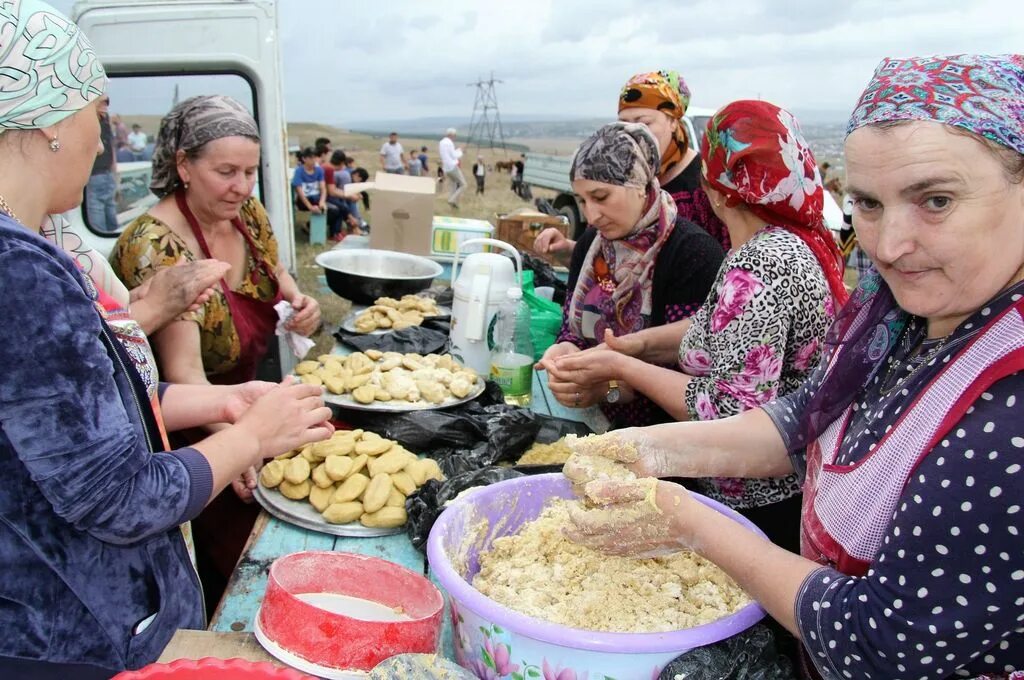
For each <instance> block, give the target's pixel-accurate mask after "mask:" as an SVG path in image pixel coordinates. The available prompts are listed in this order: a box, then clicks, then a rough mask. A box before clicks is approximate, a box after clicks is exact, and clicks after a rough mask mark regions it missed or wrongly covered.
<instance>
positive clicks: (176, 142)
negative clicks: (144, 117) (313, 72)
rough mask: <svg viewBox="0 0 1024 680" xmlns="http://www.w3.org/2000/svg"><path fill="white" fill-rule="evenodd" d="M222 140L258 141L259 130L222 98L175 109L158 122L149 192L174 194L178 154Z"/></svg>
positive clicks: (238, 106) (192, 100) (210, 97)
mask: <svg viewBox="0 0 1024 680" xmlns="http://www.w3.org/2000/svg"><path fill="white" fill-rule="evenodd" d="M222 137H249V138H252V139H256V140H259V138H260V130H259V128H258V127H257V126H256V121H255V120H254V119H253V117H252V116H251V115H250V114H249V112H248V111H246V110H245V107H244V106H242V105H241V104H239V103H238V102H237V101H235V100H234V99H232V98H231V97H225V96H224V95H219V94H215V95H203V96H199V97H191V98H190V99H186V100H185V101H183V102H181V103H180V104H178V105H177V106H175V107H174V108H173V109H171V112H170V113H168V114H167V115H166V116H164V119H163V120H162V121H160V132H159V133H158V134H157V137H156V146H155V148H154V150H153V179H152V181H150V183H149V188H150V190H151V191H152V192H153V193H154V194H156V195H157V196H158V197H160V198H163V197H164V196H168V195H170V194H173V193H174V192H175V191H177V190H178V188H179V187H180V186H181V185H182V182H181V178H179V177H178V159H177V157H178V151H179V150H181V151H184V152H185V153H189V152H191V151H195V150H196V149H198V148H200V147H201V146H203V145H204V144H206V143H208V142H212V141H213V140H215V139H221V138H222Z"/></svg>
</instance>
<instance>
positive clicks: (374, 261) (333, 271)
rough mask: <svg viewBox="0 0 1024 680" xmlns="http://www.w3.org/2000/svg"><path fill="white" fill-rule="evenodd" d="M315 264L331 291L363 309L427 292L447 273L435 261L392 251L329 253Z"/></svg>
mask: <svg viewBox="0 0 1024 680" xmlns="http://www.w3.org/2000/svg"><path fill="white" fill-rule="evenodd" d="M316 263H317V264H318V265H320V266H321V267H323V268H324V273H325V274H326V275H327V285H328V286H330V289H331V290H332V291H334V292H335V293H337V294H338V295H340V296H341V297H343V298H345V299H347V300H351V301H352V302H355V303H356V304H363V305H369V304H373V302H374V300H376V299H377V298H379V297H385V296H386V297H393V298H400V297H402V296H403V295H408V294H413V293H418V292H420V291H422V290H426V289H427V288H429V287H430V284H431V283H433V281H434V278H435V277H436V276H438V275H439V274H440V273H441V272H442V271H444V269H443V267H441V265H439V264H438V263H437V262H434V261H433V260H428V259H427V258H425V257H420V256H419V255H409V254H408V253H399V252H395V251H392V250H368V249H365V250H364V249H352V250H346V249H339V250H328V251H326V252H323V253H320V254H319V255H317V256H316Z"/></svg>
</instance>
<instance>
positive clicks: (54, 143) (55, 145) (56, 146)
mask: <svg viewBox="0 0 1024 680" xmlns="http://www.w3.org/2000/svg"><path fill="white" fill-rule="evenodd" d="M50 151H52V152H54V153H57V152H58V151H60V140H59V139H57V136H56V135H54V137H53V139H51V140H50Z"/></svg>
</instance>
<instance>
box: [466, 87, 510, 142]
mask: <svg viewBox="0 0 1024 680" xmlns="http://www.w3.org/2000/svg"><path fill="white" fill-rule="evenodd" d="M501 82H504V81H501V80H495V78H494V72H493V71H491V77H490V78H489V79H488V80H484V79H483V78H480V79H479V80H478V81H476V82H475V83H467V87H475V88H476V99H475V100H474V102H473V115H472V116H471V117H470V119H469V139H468V140H467V141H468V142H469V143H470V144H472V143H473V142H476V149H477V152H479V151H480V149H481V148H483V147H484V146H485V145H486V146H487V147H488V148H490V149H491V150H492V151H493V150H494V149H501V151H502V153H503V154H504V155H505V156H506V157H507V156H508V149H507V148H506V147H505V131H504V130H503V129H502V127H501V113H500V112H499V111H498V94H497V92H496V91H495V89H494V86H495V84H497V83H501Z"/></svg>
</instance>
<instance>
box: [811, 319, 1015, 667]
mask: <svg viewBox="0 0 1024 680" xmlns="http://www.w3.org/2000/svg"><path fill="white" fill-rule="evenodd" d="M1022 314H1024V300H1021V301H1018V302H1017V303H1016V304H1014V305H1010V306H1009V307H1007V309H1006V310H1004V311H1003V313H1002V314H1000V315H998V316H997V317H996V318H994V319H992V320H991V321H989V322H988V323H987V324H986V325H985V328H984V329H983V330H982V331H981V332H980V333H979V334H978V335H977V336H976V337H975V338H973V339H972V340H971V341H970V342H969V343H968V344H967V345H966V346H965V347H963V348H962V349H961V350H960V351H959V352H958V353H957V354H956V355H955V356H954V358H953V359H951V360H950V361H949V362H948V363H946V364H945V366H944V367H943V368H942V369H941V370H940V371H939V373H938V375H936V376H935V377H934V378H932V380H931V381H929V383H928V385H927V386H925V387H924V388H923V389H922V390H920V392H919V393H918V394H917V395H916V396H915V397H914V399H913V401H912V403H911V405H910V407H909V408H907V409H906V410H905V411H904V412H903V413H902V415H901V416H900V418H899V419H898V420H897V421H896V423H894V424H893V425H892V429H891V430H889V431H888V433H887V434H885V435H884V436H883V437H882V438H881V439H880V440H879V442H878V444H877V446H876V447H875V448H874V450H872V451H870V452H869V453H868V454H867V455H866V456H864V457H863V458H862V459H860V460H858V461H857V462H855V463H852V464H838V463H837V462H836V461H837V460H838V458H839V453H840V449H841V445H842V442H843V438H844V435H845V434H846V430H847V427H848V426H849V424H850V421H851V419H852V417H853V406H852V403H851V405H850V406H848V407H847V409H846V411H845V412H844V413H843V415H842V416H840V417H839V418H837V419H836V420H835V422H833V423H832V424H831V425H830V426H829V427H828V428H826V429H825V431H824V432H822V433H821V435H819V437H818V438H817V439H816V440H815V441H814V442H813V443H812V444H811V445H810V446H808V447H807V479H806V481H805V483H804V504H803V509H802V512H801V518H800V554H801V555H802V556H803V557H805V558H807V559H809V560H812V561H814V562H818V563H819V564H822V565H825V566H829V567H832V568H834V569H836V570H837V571H839V572H841V573H843V574H846V575H847V576H855V577H861V576H864V575H865V574H866V573H867V571H868V569H869V568H870V567H871V564H872V563H873V562H874V559H875V556H876V555H877V554H878V551H879V549H880V548H881V546H882V542H883V540H884V539H885V535H886V533H887V531H888V528H889V524H890V523H891V521H892V517H893V513H894V511H895V509H896V505H897V504H898V503H899V499H900V497H901V496H902V494H903V491H904V489H905V488H906V485H907V481H908V480H909V479H910V478H911V476H912V475H913V474H914V471H915V470H916V469H917V467H918V466H919V465H920V463H921V461H923V460H924V459H925V458H926V457H927V456H928V455H929V454H930V453H931V452H932V451H934V450H935V448H936V446H937V445H938V443H939V442H940V441H942V439H943V438H944V437H945V436H946V434H948V433H949V431H950V430H952V429H953V428H954V427H955V426H956V424H957V423H958V422H959V421H960V419H961V418H962V417H963V416H964V414H965V413H966V412H967V410H968V409H969V408H970V407H971V405H972V404H973V403H974V402H975V401H976V400H977V399H978V398H979V397H980V396H981V394H982V393H983V392H984V391H985V390H986V389H988V387H989V386H991V385H992V384H993V383H995V382H996V381H998V380H1000V379H1001V378H1004V377H1006V376H1008V375H1011V374H1013V373H1016V372H1018V371H1020V370H1024V344H1022V343H1021V341H1020V338H1021V325H1022ZM834 362H835V358H833V363H834ZM830 368H831V366H830ZM802 661H803V664H802V666H803V671H804V674H805V676H806V677H811V678H817V677H819V676H818V674H817V672H815V669H814V666H813V664H812V663H811V661H810V660H809V659H808V658H807V657H806V654H804V658H803V659H802Z"/></svg>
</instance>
